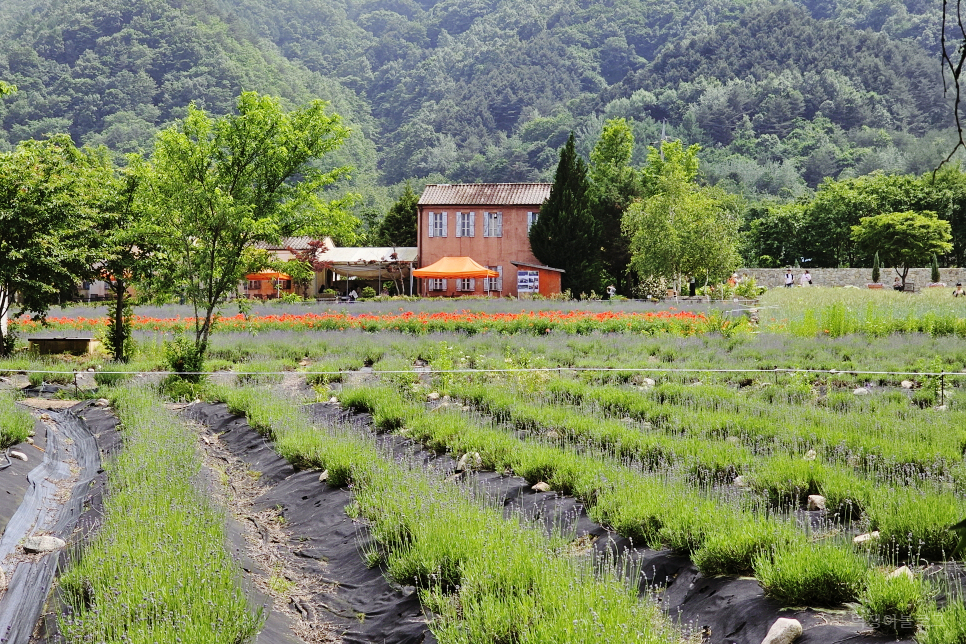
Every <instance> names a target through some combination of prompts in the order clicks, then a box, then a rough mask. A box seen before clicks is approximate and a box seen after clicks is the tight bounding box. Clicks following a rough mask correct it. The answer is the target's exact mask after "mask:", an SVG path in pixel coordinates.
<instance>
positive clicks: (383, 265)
mask: <svg viewBox="0 0 966 644" xmlns="http://www.w3.org/2000/svg"><path fill="white" fill-rule="evenodd" d="M416 250H417V249H416V247H414V246H401V247H395V248H393V247H391V246H388V247H387V246H382V247H380V246H374V247H342V248H339V247H335V248H333V247H331V246H330V247H329V249H328V250H326V251H325V252H324V253H319V254H318V261H320V262H325V264H326V265H327V266H328V268H329V270H331V271H332V272H333V273H336V274H338V275H342V276H344V277H358V278H360V279H366V280H373V279H374V280H378V281H379V282H382V281H389V282H391V281H395V280H397V279H402V280H404V281H408V282H409V290H410V292H412V286H413V277H412V271H413V269H414V268H415V267H416Z"/></svg>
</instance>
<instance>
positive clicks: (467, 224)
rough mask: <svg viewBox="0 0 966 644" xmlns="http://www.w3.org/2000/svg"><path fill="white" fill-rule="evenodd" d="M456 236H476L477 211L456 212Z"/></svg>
mask: <svg viewBox="0 0 966 644" xmlns="http://www.w3.org/2000/svg"><path fill="white" fill-rule="evenodd" d="M456 236H457V237H476V213H475V212H458V213H456Z"/></svg>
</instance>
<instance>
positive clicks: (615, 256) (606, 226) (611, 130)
mask: <svg viewBox="0 0 966 644" xmlns="http://www.w3.org/2000/svg"><path fill="white" fill-rule="evenodd" d="M633 153H634V134H633V133H632V132H631V128H630V126H628V124H627V121H626V120H624V119H613V120H610V121H607V123H605V124H604V130H603V131H602V132H601V134H600V139H598V141H597V144H596V145H595V146H594V150H593V152H591V153H590V182H591V188H590V203H591V206H590V207H591V212H592V214H593V216H594V219H596V220H597V223H598V225H599V226H600V233H601V237H600V246H601V251H602V259H603V263H604V269H605V270H606V271H607V274H608V280H613V281H614V282H615V283H616V288H617V292H618V293H621V294H622V295H626V296H629V295H631V288H630V286H631V284H630V279H629V275H628V269H629V266H630V262H631V251H630V239H629V238H628V236H627V235H626V234H625V233H624V231H623V229H622V228H621V219H623V217H624V212H625V211H626V210H627V208H628V206H630V205H631V203H632V202H633V201H634V199H636V198H637V197H639V196H640V194H641V187H640V181H639V179H638V176H637V172H636V171H635V170H634V168H633V167H632V166H631V165H630V163H631V156H632V155H633Z"/></svg>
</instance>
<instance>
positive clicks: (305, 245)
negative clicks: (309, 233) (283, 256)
mask: <svg viewBox="0 0 966 644" xmlns="http://www.w3.org/2000/svg"><path fill="white" fill-rule="evenodd" d="M312 239H313V238H312V237H282V241H281V243H278V244H267V243H265V242H258V243H256V244H255V248H261V249H263V250H286V249H288V248H291V249H292V250H308V249H309V242H310V241H312Z"/></svg>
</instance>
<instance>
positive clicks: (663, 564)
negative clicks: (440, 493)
mask: <svg viewBox="0 0 966 644" xmlns="http://www.w3.org/2000/svg"><path fill="white" fill-rule="evenodd" d="M307 409H308V411H309V412H310V414H311V415H312V416H313V418H314V419H315V420H317V421H319V422H328V423H331V422H351V424H352V425H353V426H357V427H360V428H361V427H367V428H369V429H371V428H372V424H371V419H370V418H369V416H368V415H367V414H359V415H353V414H350V413H348V412H344V411H342V410H340V409H339V408H338V407H336V406H334V405H330V404H326V403H319V404H314V405H309V406H308V407H307ZM377 440H378V441H379V442H380V443H381V444H382V445H383V446H384V447H388V448H389V449H391V450H392V451H393V452H394V453H395V454H396V456H397V457H399V458H406V459H409V460H412V459H417V460H421V461H422V462H423V463H425V464H426V466H427V467H430V468H432V469H433V470H435V471H438V472H440V473H441V474H443V475H452V474H453V472H454V471H455V469H456V463H457V461H456V459H454V458H451V457H450V456H448V455H437V454H435V453H432V452H429V451H427V450H425V449H423V447H422V446H421V445H418V444H415V443H414V442H413V441H411V440H409V439H406V438H403V437H401V436H398V435H389V434H381V435H379V436H378V437H377ZM460 478H461V479H462V480H463V481H464V484H467V485H473V486H474V487H475V488H477V489H479V490H481V492H482V493H483V494H484V495H485V496H486V497H487V498H488V499H489V500H490V501H492V502H496V503H502V504H503V505H504V507H505V508H506V512H505V514H506V515H507V516H511V515H516V516H518V515H520V514H521V513H522V514H523V515H524V516H527V517H530V518H531V519H534V520H537V521H540V522H542V523H543V524H544V526H545V527H546V528H547V529H548V531H549V530H561V531H562V532H563V533H564V534H570V535H573V536H574V538H575V539H576V538H581V537H584V538H585V539H586V538H588V537H589V538H591V539H593V540H594V541H593V546H592V547H593V549H594V550H595V551H596V552H597V553H599V554H600V555H602V556H608V557H611V558H614V557H628V558H630V559H631V560H632V561H634V562H636V565H637V566H639V568H640V570H641V571H642V573H643V575H644V579H643V580H642V581H641V584H640V587H641V592H642V593H648V592H650V591H653V590H654V588H655V587H658V589H659V592H658V595H659V596H660V599H661V605H662V607H663V608H664V610H665V611H666V612H667V614H668V615H669V616H671V617H672V618H673V619H674V620H675V621H676V622H678V623H680V624H681V625H682V627H684V628H685V629H687V630H689V631H690V632H699V633H700V632H710V638H708V639H704V640H703V642H706V643H707V644H760V643H761V641H762V639H764V637H765V635H766V634H767V632H768V629H769V628H770V627H771V625H772V624H773V623H774V622H775V620H776V619H778V618H779V617H792V618H795V619H797V620H799V621H800V622H801V623H802V626H803V628H804V629H805V632H804V633H803V634H802V636H801V637H800V638H799V639H798V640H796V643H803V644H835V643H838V642H842V643H847V644H883V643H885V642H906V643H909V644H911V643H912V642H913V641H914V640H912V639H911V638H910V639H904V640H903V639H896V638H895V637H887V636H883V635H879V634H877V633H875V632H874V631H872V629H871V628H870V627H869V626H868V625H867V624H865V622H863V621H862V620H861V619H860V618H858V617H857V616H855V615H854V614H853V613H851V612H850V611H838V612H836V613H829V612H822V611H816V610H812V609H783V608H782V606H780V605H779V604H778V603H777V602H775V601H773V600H771V599H769V598H767V597H765V594H764V591H763V590H762V589H761V586H759V584H758V582H757V581H756V580H755V579H751V578H738V577H734V576H721V577H705V576H704V575H702V574H701V573H700V572H698V569H697V567H696V566H695V565H694V564H693V563H692V562H691V560H690V558H688V557H686V556H681V555H676V554H674V553H672V552H670V551H667V550H652V549H650V548H642V547H640V546H635V545H633V544H632V543H631V541H630V540H628V539H626V538H625V537H622V536H620V535H618V534H617V533H615V532H613V531H612V530H608V529H607V528H604V527H603V526H601V525H599V524H597V523H595V522H594V521H592V520H591V519H590V518H589V517H588V516H587V512H586V510H585V509H584V507H583V505H582V504H581V503H580V502H579V501H577V500H575V499H573V498H571V497H567V496H563V495H560V494H558V493H556V492H534V491H533V490H532V489H531V484H530V483H528V482H527V481H526V480H525V479H523V478H520V477H517V476H506V475H503V474H499V473H497V472H466V473H464V474H462V475H461V476H460Z"/></svg>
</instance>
